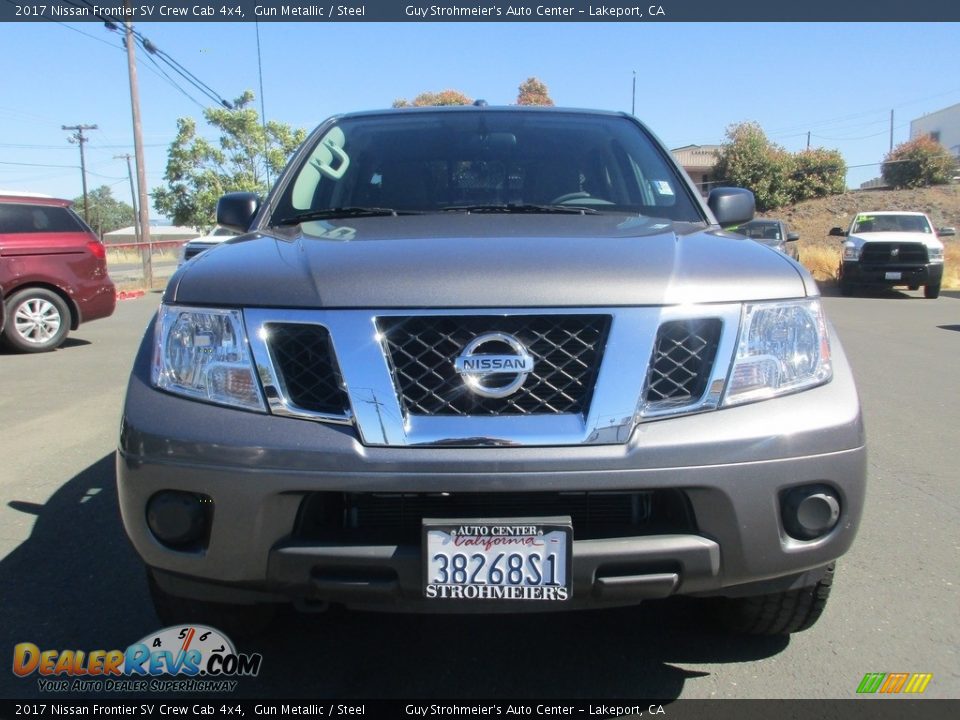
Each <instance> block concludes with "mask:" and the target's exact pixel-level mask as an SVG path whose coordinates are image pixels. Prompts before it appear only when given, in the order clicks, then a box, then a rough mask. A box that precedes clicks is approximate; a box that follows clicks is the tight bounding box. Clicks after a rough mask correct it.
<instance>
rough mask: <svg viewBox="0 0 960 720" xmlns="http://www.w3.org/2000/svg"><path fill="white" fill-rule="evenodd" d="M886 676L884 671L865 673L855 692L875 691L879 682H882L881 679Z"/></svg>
mask: <svg viewBox="0 0 960 720" xmlns="http://www.w3.org/2000/svg"><path fill="white" fill-rule="evenodd" d="M886 676H887V674H886V673H867V674H866V675H864V676H863V680H861V681H860V685H859V687H857V692H858V693H875V692H876V691H877V690H879V689H880V684H881V683H882V682H883V679H884V678H885V677H886Z"/></svg>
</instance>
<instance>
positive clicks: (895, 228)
mask: <svg viewBox="0 0 960 720" xmlns="http://www.w3.org/2000/svg"><path fill="white" fill-rule="evenodd" d="M853 232H854V233H866V232H922V233H928V234H929V233H932V232H933V231H932V230H931V229H930V223H928V222H927V218H925V217H924V216H923V215H860V216H858V217H857V219H856V222H854V224H853Z"/></svg>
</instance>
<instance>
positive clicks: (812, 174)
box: [715, 122, 847, 212]
mask: <svg viewBox="0 0 960 720" xmlns="http://www.w3.org/2000/svg"><path fill="white" fill-rule="evenodd" d="M715 172H716V175H717V177H718V178H722V180H723V182H725V183H727V184H729V185H735V186H737V187H745V188H747V189H748V190H752V191H753V194H754V197H755V198H756V201H757V210H759V211H761V212H764V211H766V210H773V209H775V208H778V207H782V206H784V205H789V204H792V203H796V202H799V201H800V200H807V199H809V198H814V197H824V196H826V195H836V194H838V193H842V192H843V191H844V190H845V189H846V174H847V166H846V163H844V161H843V156H842V155H840V153H839V152H837V151H836V150H824V149H823V148H818V149H816V150H804V151H803V152H799V153H794V154H791V153H789V152H787V151H786V150H784V149H783V148H782V147H780V146H779V145H777V144H775V143H771V142H770V141H769V140H768V139H767V136H766V135H765V134H764V132H763V130H762V129H761V127H760V126H759V125H758V124H757V123H755V122H744V123H738V124H736V125H731V126H730V127H728V128H727V142H726V143H724V145H723V147H722V148H721V149H720V153H719V156H718V161H717V165H716V168H715Z"/></svg>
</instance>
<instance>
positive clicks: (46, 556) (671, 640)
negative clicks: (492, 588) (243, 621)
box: [0, 455, 788, 699]
mask: <svg viewBox="0 0 960 720" xmlns="http://www.w3.org/2000/svg"><path fill="white" fill-rule="evenodd" d="M114 478H115V471H114V464H113V456H112V455H107V456H105V457H103V458H102V459H101V460H99V461H97V462H96V463H94V464H93V465H91V466H90V467H88V468H86V469H85V470H83V471H82V472H81V473H79V474H78V475H76V476H75V477H74V478H73V479H72V480H70V481H69V482H67V483H66V484H65V485H64V486H63V487H61V488H60V489H59V490H58V491H57V492H56V493H55V494H54V495H53V496H52V497H51V498H50V499H49V500H48V501H47V502H46V503H44V504H42V505H40V504H35V503H28V502H21V501H17V500H12V501H10V502H8V503H7V505H8V507H9V508H11V509H13V510H15V511H17V512H20V513H24V514H27V515H30V516H32V517H34V518H35V520H34V526H33V529H32V532H31V534H30V536H29V538H28V539H27V540H26V541H24V542H23V543H22V544H21V545H20V546H19V547H17V548H16V549H15V550H14V551H13V552H12V553H11V554H10V555H8V556H7V557H6V558H4V559H3V560H2V561H0V587H2V588H3V593H2V597H0V613H2V617H3V618H4V622H3V623H2V625H0V651H2V652H6V653H11V654H12V651H13V647H14V645H15V644H17V643H20V642H31V643H34V644H35V645H37V646H38V647H39V648H40V649H41V650H48V649H57V650H65V649H74V650H80V649H82V650H84V651H86V652H89V651H91V650H95V649H107V650H110V649H120V650H124V649H125V648H126V647H127V646H128V645H130V644H132V643H134V642H136V641H138V640H139V639H141V638H143V637H144V636H146V635H147V634H148V633H152V632H154V631H156V630H158V629H159V628H160V624H159V621H158V620H157V619H156V617H155V616H154V614H153V610H152V607H151V605H150V600H149V597H148V593H147V587H146V581H145V577H144V573H143V569H142V566H141V563H140V561H139V559H138V558H137V556H136V554H135V553H134V551H133V549H132V548H131V546H130V544H129V543H128V541H127V539H126V536H125V534H124V531H123V528H122V526H121V523H120V518H119V511H118V507H117V495H116V486H115V480H114ZM235 644H236V645H237V648H238V650H239V651H240V652H259V653H262V654H263V665H262V669H261V671H260V674H259V676H258V677H257V678H246V679H242V680H241V681H240V684H239V686H238V687H237V690H236V693H235V694H233V695H231V697H251V698H282V697H302V698H315V699H320V698H377V697H383V698H471V697H477V698H481V697H482V698H498V697H503V698H509V697H514V698H521V697H525V698H575V697H582V698H619V697H622V698H657V699H672V698H676V697H679V696H680V694H681V693H682V691H683V688H684V684H685V683H686V681H687V680H688V679H690V678H695V677H700V676H703V675H706V674H707V673H699V672H691V671H687V670H684V669H682V668H680V667H677V666H676V664H677V663H739V662H744V661H750V660H757V659H761V658H766V657H770V656H772V655H775V654H777V653H779V652H781V651H782V650H784V648H786V646H787V644H788V641H787V640H786V639H783V638H773V639H771V638H740V637H735V636H729V635H725V634H721V633H719V632H717V631H715V630H713V629H712V628H711V627H710V625H709V624H708V623H707V622H706V621H705V619H704V618H703V617H702V615H701V614H700V605H699V604H698V603H695V602H693V601H689V600H685V599H678V600H675V601H667V602H650V603H647V604H646V605H644V606H642V607H639V608H627V609H617V610H608V611H597V612H578V613H557V614H554V613H550V614H533V615H494V616H477V615H467V616H462V615H460V616H458V615H394V614H380V613H350V612H343V611H333V612H331V613H329V614H322V615H299V614H297V613H293V612H289V613H284V614H283V615H282V616H281V618H280V619H279V620H278V622H277V623H276V625H275V626H274V627H272V629H271V630H270V631H268V632H267V633H266V634H264V635H261V636H258V637H257V638H254V639H243V638H239V639H235ZM7 657H8V662H9V658H10V655H8V656H7ZM8 667H9V666H8ZM37 679H38V677H37V675H36V674H33V675H31V676H29V677H27V678H19V677H16V676H15V675H14V674H13V673H11V672H7V673H0V697H2V698H8V699H9V698H23V699H26V698H37V697H47V698H48V699H49V698H50V697H51V695H50V694H49V693H47V694H44V693H42V692H41V691H40V690H39V687H38V683H37ZM68 696H70V694H57V696H56V697H58V698H62V697H68ZM97 696H98V695H97V694H90V695H83V697H97ZM99 697H112V698H123V697H126V698H127V699H129V698H130V697H131V696H130V695H127V694H122V693H102V694H99ZM178 697H179V696H178Z"/></svg>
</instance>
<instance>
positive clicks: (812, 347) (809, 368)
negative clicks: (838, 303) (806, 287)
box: [723, 300, 833, 405]
mask: <svg viewBox="0 0 960 720" xmlns="http://www.w3.org/2000/svg"><path fill="white" fill-rule="evenodd" d="M832 377H833V370H832V368H831V365H830V343H829V340H828V338H827V328H826V323H825V322H824V319H823V311H822V310H821V308H820V301H819V300H802V301H790V302H774V303H756V304H749V305H744V308H743V316H742V318H741V321H740V338H739V341H738V343H737V356H736V358H735V360H734V363H733V369H732V371H731V373H730V381H729V383H728V384H727V392H726V397H725V398H724V401H723V404H724V405H737V404H740V403H745V402H751V401H753V400H764V399H766V398H770V397H775V396H777V395H783V394H786V393H791V392H796V391H797V390H805V389H807V388H811V387H815V386H816V385H822V384H823V383H826V382H829V381H830V378H832Z"/></svg>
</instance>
